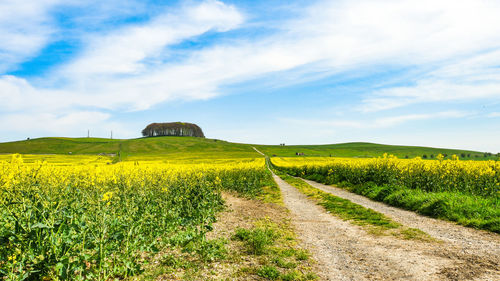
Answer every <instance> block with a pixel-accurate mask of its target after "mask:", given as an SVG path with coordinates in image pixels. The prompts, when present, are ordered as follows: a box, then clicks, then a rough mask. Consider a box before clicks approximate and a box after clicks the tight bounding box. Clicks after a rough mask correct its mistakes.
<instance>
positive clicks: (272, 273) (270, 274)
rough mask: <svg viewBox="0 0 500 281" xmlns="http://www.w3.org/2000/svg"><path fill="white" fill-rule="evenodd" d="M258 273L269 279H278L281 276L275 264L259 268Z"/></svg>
mask: <svg viewBox="0 0 500 281" xmlns="http://www.w3.org/2000/svg"><path fill="white" fill-rule="evenodd" d="M257 275H259V276H260V277H263V278H266V279H268V280H276V279H278V278H279V277H280V272H279V271H278V269H276V267H274V266H269V265H265V266H263V267H261V268H259V269H258V270H257Z"/></svg>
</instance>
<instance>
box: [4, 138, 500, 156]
mask: <svg viewBox="0 0 500 281" xmlns="http://www.w3.org/2000/svg"><path fill="white" fill-rule="evenodd" d="M252 146H255V147H256V148H257V149H259V150H260V151H262V152H264V153H265V154H267V155H269V156H278V157H292V156H296V153H303V154H304V156H312V157H314V156H326V157H328V156H335V157H378V156H382V155H383V154H384V153H389V154H394V155H396V156H398V157H399V158H406V157H408V158H414V157H416V156H420V157H423V156H424V155H426V156H427V158H428V159H431V158H432V157H435V156H437V155H438V154H439V153H441V154H447V155H449V156H451V155H453V154H456V155H458V156H460V157H461V158H462V159H476V160H484V159H494V158H496V157H494V156H489V157H484V153H482V152H478V151H469V150H456V149H442V148H430V147H417V146H395V145H382V144H374V143H361V142H357V143H342V144H328V145H291V146H278V145H251V144H241V143H231V142H227V141H221V140H215V139H206V138H193V137H152V138H138V139H123V140H121V139H102V138H38V139H31V140H23V141H14V142H5V143H0V153H21V154H66V155H68V154H70V153H71V154H87V155H97V154H102V153H105V154H117V155H118V154H119V155H120V156H121V157H122V158H123V159H128V160H135V159H137V160H139V159H140V160H147V159H156V158H162V159H165V158H167V159H172V160H175V159H192V158H202V159H212V158H220V159H222V158H255V157H260V155H259V154H257V153H256V152H255V151H254V150H253V149H252ZM464 156H465V157H464Z"/></svg>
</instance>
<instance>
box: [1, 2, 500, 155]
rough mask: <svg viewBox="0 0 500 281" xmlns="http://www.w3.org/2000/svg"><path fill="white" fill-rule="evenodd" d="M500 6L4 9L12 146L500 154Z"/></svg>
mask: <svg viewBox="0 0 500 281" xmlns="http://www.w3.org/2000/svg"><path fill="white" fill-rule="evenodd" d="M499 14H500V2H499V1H491V0H463V1H448V0H439V1H435V0H434V1H430V0H423V1H410V0H398V1H390V0H383V1H374V0H360V1H348V0H345V1H344V0H334V1H243V0H233V1H214V0H207V1H194V0H192V1H153V0H151V1H117V0H109V1H97V0H85V1H84V0H64V1H63V0H36V1H35V0H32V1H22V2H19V1H16V0H3V1H0V100H2V102H1V103H0V132H1V134H0V141H11V140H18V139H25V138H26V137H32V138H34V137H42V136H72V137H78V136H85V135H86V133H87V129H89V130H90V131H91V134H92V135H93V136H96V137H108V136H109V132H110V131H111V130H113V134H114V136H115V137H118V138H133V137H139V136H140V131H141V130H142V128H144V127H145V126H146V125H147V124H149V123H150V122H170V121H186V122H193V123H196V124H198V125H200V126H201V127H202V128H203V130H204V131H205V135H206V136H207V137H210V138H218V139H224V140H229V141H236V142H245V143H264V144H278V143H283V142H284V143H287V144H322V143H339V142H348V141H369V142H378V143H387V144H406V145H425V146H437V147H450V148H466V149H475V150H481V151H490V152H495V153H496V152H500V20H499V19H498V15H499Z"/></svg>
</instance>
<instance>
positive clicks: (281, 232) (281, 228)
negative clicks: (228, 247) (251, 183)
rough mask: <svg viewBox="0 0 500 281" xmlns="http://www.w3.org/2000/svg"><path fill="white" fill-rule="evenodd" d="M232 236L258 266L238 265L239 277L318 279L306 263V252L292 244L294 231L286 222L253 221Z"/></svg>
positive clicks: (300, 280) (299, 280)
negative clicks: (250, 226) (250, 225)
mask: <svg viewBox="0 0 500 281" xmlns="http://www.w3.org/2000/svg"><path fill="white" fill-rule="evenodd" d="M232 239H233V240H236V241H239V243H241V245H242V247H243V249H245V250H244V252H245V253H246V254H247V255H250V256H256V257H258V263H259V265H256V266H252V267H247V268H241V269H240V274H241V276H248V275H256V276H259V277H261V278H263V279H266V280H283V281H286V280H296V281H302V280H304V281H305V280H317V279H318V277H317V276H316V274H314V273H312V272H311V271H310V268H309V267H307V266H306V262H307V261H308V259H309V253H308V252H307V251H304V250H302V249H299V248H297V247H296V241H295V234H294V233H293V231H292V229H291V227H290V225H289V224H288V222H283V223H276V222H273V221H272V220H270V219H261V220H257V221H256V222H255V226H254V227H253V228H238V229H236V231H235V233H234V234H233V237H232Z"/></svg>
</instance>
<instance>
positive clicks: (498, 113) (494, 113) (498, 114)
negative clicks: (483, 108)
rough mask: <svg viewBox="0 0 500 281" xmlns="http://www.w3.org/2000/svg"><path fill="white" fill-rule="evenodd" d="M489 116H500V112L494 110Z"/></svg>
mask: <svg viewBox="0 0 500 281" xmlns="http://www.w3.org/2000/svg"><path fill="white" fill-rule="evenodd" d="M488 117H490V118H496V117H500V112H492V113H490V114H488Z"/></svg>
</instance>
